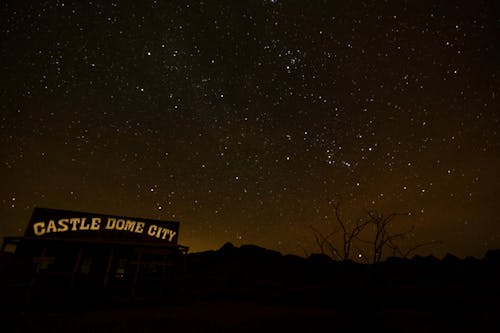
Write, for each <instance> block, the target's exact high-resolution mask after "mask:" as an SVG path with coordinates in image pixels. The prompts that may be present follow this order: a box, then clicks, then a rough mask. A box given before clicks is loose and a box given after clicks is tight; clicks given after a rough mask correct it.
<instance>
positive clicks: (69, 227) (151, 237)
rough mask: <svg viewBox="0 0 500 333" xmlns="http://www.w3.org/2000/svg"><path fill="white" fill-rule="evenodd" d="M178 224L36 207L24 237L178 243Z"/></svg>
mask: <svg viewBox="0 0 500 333" xmlns="http://www.w3.org/2000/svg"><path fill="white" fill-rule="evenodd" d="M178 233H179V222H174V221H160V220H152V219H143V218H133V217H125V216H116V215H105V214H95V213H84V212H75V211H67V210H58V209H50V208H38V207H37V208H35V209H34V210H33V215H32V216H31V220H30V222H29V224H28V228H27V229H26V232H25V236H26V237H40V238H60V239H74V240H96V241H128V242H156V243H158V242H160V243H163V244H177V239H178Z"/></svg>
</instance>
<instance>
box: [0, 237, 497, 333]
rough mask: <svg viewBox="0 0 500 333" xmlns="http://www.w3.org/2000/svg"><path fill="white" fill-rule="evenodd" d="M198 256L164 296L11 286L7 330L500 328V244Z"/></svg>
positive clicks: (5, 304) (249, 250) (246, 250)
mask: <svg viewBox="0 0 500 333" xmlns="http://www.w3.org/2000/svg"><path fill="white" fill-rule="evenodd" d="M188 259H189V262H188V268H189V269H188V271H187V274H186V276H185V278H184V279H183V281H182V282H180V281H177V282H176V284H174V286H175V288H174V289H173V290H172V291H173V292H172V293H167V294H165V295H163V296H162V297H159V298H156V299H137V298H135V299H132V298H128V299H127V298H125V299H120V300H119V299H116V298H115V299H113V298H106V297H104V296H103V295H101V294H100V293H95V294H93V295H90V294H89V295H87V296H88V297H86V298H84V301H83V298H78V297H76V298H74V297H73V298H71V297H69V298H64V297H63V298H60V299H59V300H58V299H56V298H54V297H51V296H50V295H51V294H50V293H49V294H46V295H45V296H44V297H40V298H38V299H35V300H34V301H33V302H30V303H22V302H21V303H17V302H16V299H17V298H16V297H10V298H9V297H4V296H5V295H6V294H8V291H9V290H6V289H3V292H2V293H3V295H2V308H3V311H2V313H1V316H0V317H1V319H2V326H1V327H0V331H1V332H286V331H292V332H322V331H332V332H349V331H361V330H362V331H370V332H500V323H499V320H498V315H499V314H500V251H493V252H490V253H489V254H488V255H487V256H486V257H485V258H483V259H474V258H469V259H465V260H462V259H458V258H456V257H453V256H451V255H450V256H447V257H446V258H443V259H441V260H438V259H436V258H431V257H425V258H422V257H419V258H418V257H417V258H414V259H412V260H402V259H397V258H393V259H391V260H388V261H386V262H385V263H382V264H377V265H359V264H354V263H349V262H341V263H339V262H334V261H332V260H331V259H329V258H325V257H324V256H312V257H310V258H308V259H305V258H299V257H295V256H282V255H281V254H279V253H276V252H272V251H269V250H265V249H261V248H258V247H252V246H248V247H241V248H235V247H232V246H225V247H223V248H221V249H220V250H218V251H210V252H206V253H198V254H192V255H190V257H189V258H188ZM174 291H175V292H174ZM59 296H61V295H59ZM79 297H81V295H80V296H79ZM61 300H64V301H61Z"/></svg>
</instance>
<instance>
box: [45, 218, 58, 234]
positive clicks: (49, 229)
mask: <svg viewBox="0 0 500 333" xmlns="http://www.w3.org/2000/svg"><path fill="white" fill-rule="evenodd" d="M56 231H57V227H56V222H54V220H50V221H49V223H47V230H45V232H46V233H50V232H56Z"/></svg>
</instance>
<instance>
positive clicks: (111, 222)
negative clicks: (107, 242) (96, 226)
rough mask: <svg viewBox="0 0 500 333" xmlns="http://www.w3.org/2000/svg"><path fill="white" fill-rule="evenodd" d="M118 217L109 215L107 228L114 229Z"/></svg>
mask: <svg viewBox="0 0 500 333" xmlns="http://www.w3.org/2000/svg"><path fill="white" fill-rule="evenodd" d="M115 224H116V219H114V218H112V217H108V222H107V223H106V229H110V230H113V229H114V228H115Z"/></svg>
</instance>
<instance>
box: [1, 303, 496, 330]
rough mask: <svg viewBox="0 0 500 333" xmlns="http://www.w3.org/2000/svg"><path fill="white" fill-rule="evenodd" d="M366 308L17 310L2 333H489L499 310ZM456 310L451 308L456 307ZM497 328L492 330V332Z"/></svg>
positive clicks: (183, 306) (214, 305)
mask: <svg viewBox="0 0 500 333" xmlns="http://www.w3.org/2000/svg"><path fill="white" fill-rule="evenodd" d="M473 308H474V305H473V304H471V305H470V307H468V308H467V309H462V311H448V310H447V309H432V308H425V307H419V306H411V305H408V306H404V307H401V306H384V307H375V308H366V307H363V305H361V304H360V306H359V307H357V306H352V307H350V306H349V307H328V306H324V305H322V306H317V305H304V304H265V303H253V302H235V301H192V302H188V303H184V304H176V305H159V304H156V305H153V304H149V305H148V304H142V305H137V304H136V305H128V306H114V307H106V308H102V307H101V308H99V309H83V308H80V309H78V310H75V309H66V310H63V309H59V310H57V311H44V310H40V309H39V310H37V311H29V312H19V313H16V314H14V315H13V316H11V317H9V318H5V321H4V322H3V325H2V326H3V328H4V329H3V330H2V331H3V332H70V331H71V332H284V331H292V332H296V331H302V332H319V331H324V330H327V331H333V332H346V331H360V330H369V331H371V332H486V331H491V332H494V331H496V329H498V327H499V326H498V318H497V315H498V313H499V311H498V310H499V308H496V309H495V308H490V309H483V310H481V311H472V312H469V311H470V310H471V309H473ZM455 310H456V309H455ZM495 328H496V329H495Z"/></svg>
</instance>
